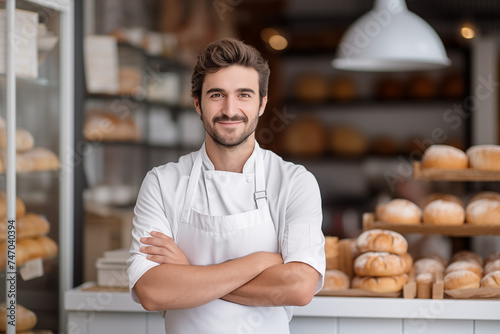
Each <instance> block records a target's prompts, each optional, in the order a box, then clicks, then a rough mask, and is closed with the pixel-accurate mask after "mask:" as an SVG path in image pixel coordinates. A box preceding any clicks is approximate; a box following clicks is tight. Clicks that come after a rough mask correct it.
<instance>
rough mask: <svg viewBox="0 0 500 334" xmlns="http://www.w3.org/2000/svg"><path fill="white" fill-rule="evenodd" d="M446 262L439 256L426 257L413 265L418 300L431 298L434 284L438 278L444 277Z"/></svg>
mask: <svg viewBox="0 0 500 334" xmlns="http://www.w3.org/2000/svg"><path fill="white" fill-rule="evenodd" d="M445 266H446V261H445V260H444V259H442V258H441V257H439V256H426V257H423V258H420V259H418V260H417V261H415V263H414V264H413V269H414V272H415V282H416V284H417V298H431V294H432V284H433V282H434V281H435V280H436V277H442V276H443V274H444V268H445Z"/></svg>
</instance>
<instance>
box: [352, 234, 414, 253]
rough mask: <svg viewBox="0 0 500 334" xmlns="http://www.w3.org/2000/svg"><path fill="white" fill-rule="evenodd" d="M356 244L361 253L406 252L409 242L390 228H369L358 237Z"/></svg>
mask: <svg viewBox="0 0 500 334" xmlns="http://www.w3.org/2000/svg"><path fill="white" fill-rule="evenodd" d="M356 246H357V247H358V250H359V252H360V253H366V252H389V253H392V254H399V255H402V254H405V253H406V252H407V250H408V242H407V241H406V239H405V237H403V236H402V235H401V234H399V233H397V232H393V231H389V230H380V229H375V230H368V231H365V232H363V233H361V234H360V235H359V236H358V238H357V239H356Z"/></svg>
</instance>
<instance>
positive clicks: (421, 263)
mask: <svg viewBox="0 0 500 334" xmlns="http://www.w3.org/2000/svg"><path fill="white" fill-rule="evenodd" d="M413 267H414V268H415V275H419V274H424V273H430V274H436V273H438V272H440V273H443V272H444V265H443V264H442V263H441V262H440V261H438V260H436V259H431V258H422V259H418V260H417V261H415V263H414V264H413Z"/></svg>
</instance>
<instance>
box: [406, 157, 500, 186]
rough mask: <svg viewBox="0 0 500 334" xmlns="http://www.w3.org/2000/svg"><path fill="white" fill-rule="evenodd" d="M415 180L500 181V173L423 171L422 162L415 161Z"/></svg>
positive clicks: (430, 169) (471, 170) (465, 170)
mask: <svg viewBox="0 0 500 334" xmlns="http://www.w3.org/2000/svg"><path fill="white" fill-rule="evenodd" d="M412 165H413V179H415V180H423V181H471V182H474V181H490V182H492V181H493V182H494V181H500V171H484V170H477V169H471V168H467V169H439V168H425V169H423V168H422V166H421V164H420V162H418V161H414V162H413V163H412Z"/></svg>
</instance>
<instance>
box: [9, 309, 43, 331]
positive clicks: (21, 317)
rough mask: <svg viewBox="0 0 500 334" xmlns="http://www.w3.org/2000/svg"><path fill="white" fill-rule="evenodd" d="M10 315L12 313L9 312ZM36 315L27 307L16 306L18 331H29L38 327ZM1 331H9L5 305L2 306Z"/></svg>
mask: <svg viewBox="0 0 500 334" xmlns="http://www.w3.org/2000/svg"><path fill="white" fill-rule="evenodd" d="M9 314H10V312H9ZM36 322H37V318H36V314H35V313H34V312H33V311H31V310H28V309H27V308H26V307H24V306H22V305H19V304H16V331H17V332H20V331H27V330H30V329H32V328H33V327H35V326H36ZM0 330H2V331H5V330H7V307H6V304H5V303H1V304H0Z"/></svg>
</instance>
